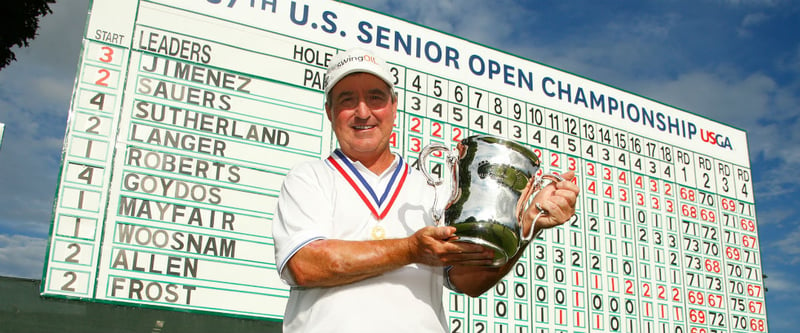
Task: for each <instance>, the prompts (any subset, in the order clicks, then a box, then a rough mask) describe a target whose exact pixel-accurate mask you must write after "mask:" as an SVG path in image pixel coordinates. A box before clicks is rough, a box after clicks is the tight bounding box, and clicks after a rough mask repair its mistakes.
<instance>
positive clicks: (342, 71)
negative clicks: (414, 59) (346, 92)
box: [324, 48, 394, 95]
mask: <svg viewBox="0 0 800 333" xmlns="http://www.w3.org/2000/svg"><path fill="white" fill-rule="evenodd" d="M353 73H369V74H372V75H375V76H377V77H378V78H380V79H381V80H383V81H385V82H386V84H388V85H389V89H391V90H392V91H394V84H393V82H394V80H393V79H392V73H391V72H390V71H389V66H388V65H387V64H386V62H384V61H383V60H382V59H381V58H378V57H377V56H375V54H374V53H372V52H370V51H367V50H364V49H360V48H354V49H350V50H347V51H345V52H341V53H339V54H337V55H336V56H334V57H333V59H332V60H331V65H330V66H329V67H328V72H327V73H326V74H325V84H324V87H325V88H324V90H325V95H328V93H329V92H330V91H331V89H332V88H333V86H335V85H336V83H338V82H339V81H341V80H342V79H343V78H345V77H346V76H348V75H350V74H353Z"/></svg>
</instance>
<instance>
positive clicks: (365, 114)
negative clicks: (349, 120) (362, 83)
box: [355, 99, 372, 119]
mask: <svg viewBox="0 0 800 333" xmlns="http://www.w3.org/2000/svg"><path fill="white" fill-rule="evenodd" d="M371 114H372V110H370V108H369V106H367V101H366V100H364V99H359V101H358V105H356V110H355V116H356V117H357V118H361V119H366V118H369V116H370V115H371Z"/></svg>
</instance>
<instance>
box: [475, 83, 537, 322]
mask: <svg viewBox="0 0 800 333" xmlns="http://www.w3.org/2000/svg"><path fill="white" fill-rule="evenodd" d="M472 95H473V97H475V101H476V104H475V105H474V106H476V107H478V108H481V109H483V106H482V105H481V103H477V101H478V99H481V100H483V99H484V98H485V99H486V102H487V108H488V110H487V112H486V113H483V116H485V117H486V118H485V120H486V121H488V125H489V126H488V134H490V135H493V136H497V137H502V138H505V139H508V140H512V141H517V142H519V143H521V144H524V143H525V141H524V140H525V135H524V131H523V130H524V129H525V126H524V123H522V122H520V121H519V120H521V119H522V117H523V116H524V113H522V112H521V109H522V107H523V106H524V103H523V102H521V101H517V100H514V99H510V98H508V97H507V96H503V95H500V94H495V93H492V92H487V93H485V94H484V93H483V92H481V91H478V90H473V91H472ZM514 105H516V108H517V110H520V113H519V114H517V117H516V118H514V116H512V114H513V111H512V110H514ZM473 112H474V111H473ZM517 118H519V119H517ZM530 255H531V252H530V250H527V249H526V252H525V253H523V256H522V258H520V260H519V262H518V263H517V265H516V266H515V272H514V274H510V275H508V276H507V277H506V278H504V279H503V280H502V281H501V282H500V283H498V284H497V285H496V286H495V290H494V291H495V292H494V293H493V304H494V306H495V313H494V323H493V329H494V332H508V331H509V330H511V331H513V332H517V333H529V332H530V331H531V326H530V322H531V303H530V302H528V301H527V300H526V298H527V296H528V295H530V288H531V285H530V276H529V274H528V271H529V270H528V269H526V266H527V267H530V266H529V263H530V260H529V257H530ZM511 288H513V293H512V292H511Z"/></svg>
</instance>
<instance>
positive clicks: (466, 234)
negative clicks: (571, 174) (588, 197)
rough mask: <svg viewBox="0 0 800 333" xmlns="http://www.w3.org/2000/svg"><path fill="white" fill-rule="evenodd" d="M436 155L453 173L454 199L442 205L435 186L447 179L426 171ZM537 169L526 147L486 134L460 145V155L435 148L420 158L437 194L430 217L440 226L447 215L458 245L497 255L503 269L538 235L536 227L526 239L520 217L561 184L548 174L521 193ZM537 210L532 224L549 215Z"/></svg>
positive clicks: (428, 148)
mask: <svg viewBox="0 0 800 333" xmlns="http://www.w3.org/2000/svg"><path fill="white" fill-rule="evenodd" d="M437 151H440V152H442V153H443V154H444V160H445V164H446V166H447V168H446V169H449V170H450V181H449V182H447V183H449V184H450V191H449V192H450V198H449V199H448V200H447V201H446V203H445V204H444V205H443V204H441V203H440V202H439V190H438V188H437V187H439V186H441V185H442V184H445V183H446V182H445V181H444V179H446V177H443V178H442V179H439V178H438V177H434V176H432V175H431V174H430V172H429V171H428V168H427V166H428V157H429V156H430V155H431V154H432V153H434V152H437ZM456 153H457V155H456ZM539 164H540V162H539V159H538V158H537V157H536V155H534V154H533V152H531V151H530V150H528V149H527V148H525V147H523V146H522V145H520V144H518V143H515V142H513V141H509V140H505V139H501V138H498V137H493V136H488V135H476V136H470V137H468V138H466V139H464V140H462V141H461V142H459V144H458V147H457V151H456V152H453V151H451V150H450V148H448V147H447V146H445V145H443V144H440V143H431V144H429V145H427V146H425V147H424V148H423V149H422V151H421V152H420V154H419V166H420V170H421V171H422V173H423V174H424V175H425V177H426V178H427V179H428V184H429V185H431V186H433V187H434V188H435V189H436V191H435V192H436V195H435V196H434V203H433V208H432V212H431V214H432V215H433V218H434V220H435V221H436V222H437V225H442V215H444V223H443V224H444V225H448V226H453V227H455V228H456V236H457V238H456V239H455V241H458V242H469V243H475V244H479V245H483V246H484V247H487V248H490V249H492V250H494V253H495V256H494V262H493V263H492V265H493V266H502V265H503V264H505V263H506V262H507V261H508V259H509V258H511V257H512V256H514V255H515V254H516V253H517V251H518V250H519V248H520V246H521V244H523V242H530V240H531V239H532V238H533V237H534V236H535V235H534V233H533V230H534V228H533V226H531V229H530V232H528V234H527V235H522V215H523V213H524V212H525V210H526V209H527V208H528V207H529V206H530V204H531V202H532V201H533V200H532V199H533V198H534V197H535V196H536V194H538V192H539V191H540V190H541V189H542V188H544V187H545V186H547V185H548V184H550V183H552V182H554V181H560V180H562V178H561V177H559V176H558V175H554V174H546V175H543V176H541V177H540V178H537V179H535V180H534V182H533V184H531V186H530V187H528V190H527V191H526V192H525V193H523V191H525V187H526V185H527V184H528V182H529V180H530V179H531V178H532V177H534V176H535V175H536V172H537V171H538V170H539ZM537 208H539V215H537V216H536V218H535V219H534V220H533V221H534V222H535V221H536V220H538V219H539V217H540V216H541V215H544V214H547V212H546V211H545V210H543V209H541V208H540V207H538V206H537Z"/></svg>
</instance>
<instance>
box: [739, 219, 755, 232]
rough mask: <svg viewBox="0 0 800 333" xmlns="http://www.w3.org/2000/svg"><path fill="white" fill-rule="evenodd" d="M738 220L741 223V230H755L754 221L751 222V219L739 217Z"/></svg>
mask: <svg viewBox="0 0 800 333" xmlns="http://www.w3.org/2000/svg"><path fill="white" fill-rule="evenodd" d="M739 222H741V224H742V230H744V231H750V232H755V231H756V223H755V222H753V220H748V219H741V221H739Z"/></svg>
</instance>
